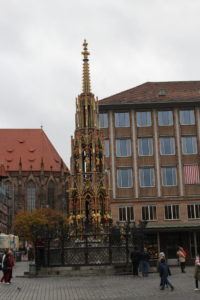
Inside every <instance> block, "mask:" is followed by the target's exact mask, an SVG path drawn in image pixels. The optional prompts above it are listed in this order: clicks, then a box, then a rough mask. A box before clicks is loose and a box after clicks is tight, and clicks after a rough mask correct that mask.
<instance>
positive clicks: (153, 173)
mask: <svg viewBox="0 0 200 300" xmlns="http://www.w3.org/2000/svg"><path fill="white" fill-rule="evenodd" d="M145 169H150V170H153V172H152V174H150V176H152V175H153V176H152V177H153V185H142V184H141V175H142V174H141V171H142V170H145ZM139 179H140V187H141V188H145V187H155V170H154V168H152V167H149V168H148V167H145V168H139ZM143 182H144V179H143Z"/></svg>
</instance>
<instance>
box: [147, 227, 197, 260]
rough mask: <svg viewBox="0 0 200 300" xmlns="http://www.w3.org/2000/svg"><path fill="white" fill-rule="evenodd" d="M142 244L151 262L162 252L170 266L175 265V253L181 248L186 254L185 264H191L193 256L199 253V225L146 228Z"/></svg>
mask: <svg viewBox="0 0 200 300" xmlns="http://www.w3.org/2000/svg"><path fill="white" fill-rule="evenodd" d="M144 244H145V246H146V247H147V248H148V250H149V252H150V254H151V258H152V259H153V260H156V259H157V258H158V255H159V253H160V252H164V253H165V255H166V258H167V259H168V260H169V261H170V263H171V264H177V255H176V252H177V250H178V247H179V246H181V247H183V248H184V249H185V251H186V252H187V263H188V264H192V263H193V262H194V258H195V256H196V255H197V254H199V253H200V224H183V225H181V226H180V225H179V226H175V225H171V226H169V225H168V226H167V227H166V226H165V227H164V226H163V227H157V228H155V227H151V226H147V228H146V229H145V236H144Z"/></svg>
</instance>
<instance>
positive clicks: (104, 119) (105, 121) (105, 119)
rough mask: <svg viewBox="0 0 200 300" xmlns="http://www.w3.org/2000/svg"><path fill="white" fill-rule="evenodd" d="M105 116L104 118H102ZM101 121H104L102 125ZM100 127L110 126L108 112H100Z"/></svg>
mask: <svg viewBox="0 0 200 300" xmlns="http://www.w3.org/2000/svg"><path fill="white" fill-rule="evenodd" d="M102 118H103V120H102ZM101 122H102V123H103V124H102V125H103V126H101ZM99 127H100V128H108V114H107V113H100V114H99Z"/></svg>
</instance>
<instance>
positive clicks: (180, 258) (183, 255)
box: [176, 247, 186, 273]
mask: <svg viewBox="0 0 200 300" xmlns="http://www.w3.org/2000/svg"><path fill="white" fill-rule="evenodd" d="M176 255H177V256H178V261H179V263H180V267H181V272H182V273H185V261H186V251H185V250H184V249H183V248H182V247H178V251H177V253H176Z"/></svg>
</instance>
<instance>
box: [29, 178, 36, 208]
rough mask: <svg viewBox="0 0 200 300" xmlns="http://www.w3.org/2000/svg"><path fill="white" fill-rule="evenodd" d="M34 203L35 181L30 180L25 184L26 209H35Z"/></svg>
mask: <svg viewBox="0 0 200 300" xmlns="http://www.w3.org/2000/svg"><path fill="white" fill-rule="evenodd" d="M35 203H36V187H35V183H34V182H33V181H32V180H31V181H29V182H28V184H27V210H28V211H32V210H34V209H35Z"/></svg>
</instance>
